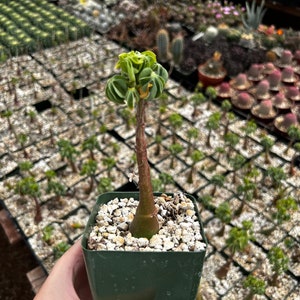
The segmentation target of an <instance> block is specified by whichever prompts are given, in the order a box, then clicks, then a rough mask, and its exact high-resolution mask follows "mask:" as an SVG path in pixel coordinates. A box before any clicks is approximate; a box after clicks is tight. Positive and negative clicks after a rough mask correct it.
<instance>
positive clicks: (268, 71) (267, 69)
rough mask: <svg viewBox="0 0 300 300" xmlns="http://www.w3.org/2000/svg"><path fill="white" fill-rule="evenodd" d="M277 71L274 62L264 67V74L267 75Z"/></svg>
mask: <svg viewBox="0 0 300 300" xmlns="http://www.w3.org/2000/svg"><path fill="white" fill-rule="evenodd" d="M275 70H276V67H275V65H274V63H273V62H267V63H265V65H264V73H265V74H271V73H272V72H274V71H275Z"/></svg>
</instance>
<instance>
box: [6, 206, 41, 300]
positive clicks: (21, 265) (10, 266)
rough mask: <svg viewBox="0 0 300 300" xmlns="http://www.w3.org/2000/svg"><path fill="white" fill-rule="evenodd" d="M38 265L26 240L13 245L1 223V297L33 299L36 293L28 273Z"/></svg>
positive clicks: (23, 299)
mask: <svg viewBox="0 0 300 300" xmlns="http://www.w3.org/2000/svg"><path fill="white" fill-rule="evenodd" d="M0 210H1V207H0ZM37 266H38V264H37V261H36V260H35V258H34V256H33V254H32V253H31V251H30V250H29V247H28V246H27V245H26V243H25V241H23V240H21V241H19V242H17V243H15V244H13V245H11V244H10V243H9V241H8V239H7V237H6V235H5V233H4V230H3V228H2V226H1V225H0V269H1V272H0V299H1V300H15V299H16V300H20V299H22V300H32V299H33V297H34V295H35V294H34V292H33V291H32V289H31V285H30V283H29V281H28V279H27V277H26V273H27V272H29V271H31V270H32V269H34V268H35V267H37Z"/></svg>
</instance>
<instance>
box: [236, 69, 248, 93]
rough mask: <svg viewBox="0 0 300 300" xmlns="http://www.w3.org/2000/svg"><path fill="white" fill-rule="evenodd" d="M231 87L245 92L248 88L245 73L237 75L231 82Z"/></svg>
mask: <svg viewBox="0 0 300 300" xmlns="http://www.w3.org/2000/svg"><path fill="white" fill-rule="evenodd" d="M233 86H234V87H235V88H236V89H238V90H245V89H247V88H248V87H249V82H248V78H247V75H246V74H245V73H240V74H238V75H237V76H236V77H235V79H234V80H233Z"/></svg>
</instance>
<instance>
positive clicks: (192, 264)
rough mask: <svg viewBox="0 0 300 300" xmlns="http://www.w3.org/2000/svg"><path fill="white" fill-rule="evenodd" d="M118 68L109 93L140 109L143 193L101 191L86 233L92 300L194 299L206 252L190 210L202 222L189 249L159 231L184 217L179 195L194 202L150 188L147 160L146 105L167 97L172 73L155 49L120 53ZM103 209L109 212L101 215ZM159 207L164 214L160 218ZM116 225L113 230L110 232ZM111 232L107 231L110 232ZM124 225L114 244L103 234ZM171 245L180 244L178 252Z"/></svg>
mask: <svg viewBox="0 0 300 300" xmlns="http://www.w3.org/2000/svg"><path fill="white" fill-rule="evenodd" d="M116 67H117V68H119V69H121V72H120V74H116V75H114V76H113V77H111V78H110V79H109V80H108V82H107V85H106V95H107V97H108V99H109V100H111V101H113V102H115V103H117V104H126V105H127V106H128V107H129V108H133V107H135V106H136V160H137V165H138V174H139V192H127V193H124V192H116V193H106V194H102V195H100V197H99V198H98V201H97V204H96V205H95V207H94V209H93V211H92V214H91V216H90V219H89V221H88V224H87V226H86V229H85V232H84V235H83V239H82V248H83V252H84V257H85V262H86V267H87V273H88V278H89V282H90V286H91V290H92V294H93V297H94V299H168V298H172V299H178V300H179V299H195V297H196V293H197V289H198V285H199V280H200V277H201V272H202V266H203V260H204V256H205V249H206V240H205V238H204V235H203V230H202V225H201V222H200V218H199V214H198V211H197V210H195V213H194V212H189V214H191V216H192V215H194V216H195V218H194V217H193V219H194V223H193V224H194V225H195V226H196V227H198V225H199V227H198V228H199V230H198V233H196V235H201V236H202V237H201V242H200V243H202V244H201V245H200V244H199V243H198V244H197V243H196V244H194V246H192V245H190V246H186V245H185V246H184V245H183V243H182V242H183V241H184V238H183V239H181V240H178V243H177V244H178V245H177V246H176V245H175V244H176V242H175V243H174V241H175V240H172V239H171V238H169V237H165V236H162V235H161V234H163V232H164V231H162V225H163V224H167V225H168V224H169V225H170V222H171V223H172V224H173V223H175V219H176V218H177V215H179V211H178V210H177V209H176V205H177V208H179V207H180V206H181V204H180V203H181V200H180V201H179V202H178V200H179V198H180V199H182V197H184V198H185V199H186V201H187V203H189V204H187V203H186V204H185V205H187V206H188V207H190V208H191V207H192V206H193V207H194V208H195V209H196V204H195V202H193V200H191V198H190V197H189V198H187V197H188V196H186V195H184V194H182V193H180V194H178V193H174V194H160V193H153V188H152V184H151V177H150V167H149V164H148V159H147V144H146V137H145V121H146V106H147V105H148V103H149V102H150V101H151V100H153V99H155V98H157V97H159V96H160V95H161V94H162V92H163V89H164V86H165V83H166V81H167V78H168V73H167V71H166V70H165V69H164V68H163V67H162V66H161V65H160V64H158V63H157V61H156V56H155V54H154V53H153V52H152V51H144V52H138V51H130V52H128V53H122V54H120V55H119V61H118V63H117V65H116ZM111 200H113V201H111ZM137 200H138V204H136V205H137V207H136V211H135V212H134V210H133V211H132V212H131V211H130V213H128V215H127V216H128V218H127V217H124V216H125V215H124V214H125V211H126V210H127V211H128V210H129V208H130V207H128V206H127V207H125V209H124V206H123V204H124V203H125V202H126V203H129V205H132V203H134V202H137ZM166 201H167V202H168V203H169V204H171V206H172V207H173V210H172V211H171V212H167V210H165V209H161V207H160V205H161V204H162V203H167V202H166ZM109 203H113V207H114V208H113V209H112V210H111V208H108V207H107V205H108V204H109ZM117 203H119V204H121V206H123V209H122V212H121V208H120V207H119V208H118V209H116V206H115V205H117ZM122 203H123V204H122ZM182 203H183V202H182ZM101 208H102V209H103V210H102V211H101ZM106 208H108V215H107V216H104V214H105V212H104V210H105V209H106ZM182 209H183V207H182ZM130 210H131V208H130ZM183 210H185V209H183ZM162 211H164V212H163V215H164V217H162V216H161V212H162ZM115 212H117V215H119V213H121V215H119V217H120V216H123V217H124V218H125V219H124V218H123V217H121V219H120V218H119V217H117V219H118V221H121V223H119V224H116V223H115V221H117V219H116V218H115V217H114V216H115ZM183 216H184V214H183V215H182V217H183ZM107 217H108V218H112V219H111V220H112V222H110V221H109V222H108V223H107V220H108V219H107ZM122 218H123V219H122ZM96 219H97V220H96ZM125 220H127V221H125ZM128 220H129V221H128ZM95 222H96V223H95ZM99 222H100V223H99ZM183 223H184V221H183ZM183 226H185V225H183ZM100 228H101V230H100V231H103V232H104V231H105V232H104V234H103V235H102V237H101V236H100V235H101V234H100V232H95V230H97V229H100ZM112 228H115V229H116V230H115V229H113V230H111V229H112ZM107 229H108V231H110V233H109V232H107V231H106V230H107ZM181 229H182V228H181ZM181 229H180V228H178V229H175V227H173V230H175V231H173V233H175V232H177V233H179V231H181ZM119 230H120V232H121V234H120V236H115V237H114V238H113V240H114V244H115V246H112V241H113V240H106V238H105V237H108V236H111V233H112V232H113V231H115V232H116V231H119ZM184 230H187V229H184ZM171 231H172V230H171ZM173 233H172V235H173ZM97 240H98V241H100V245H99V244H97V246H96V245H95V244H96V241H97ZM159 240H161V241H163V242H164V245H163V247H161V245H159V244H157V241H159ZM172 244H173V245H172ZM151 245H154V249H151V248H150V246H151ZM197 245H198V246H197ZM173 246H175V248H176V250H175V251H174V250H173V248H174V247H173ZM199 246H200V248H199ZM181 247H182V248H181ZM180 248H181V250H180ZM95 249H96V250H95ZM99 249H100V250H99ZM128 250H130V251H128Z"/></svg>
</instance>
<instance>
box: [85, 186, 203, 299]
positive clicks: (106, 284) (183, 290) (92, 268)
mask: <svg viewBox="0 0 300 300" xmlns="http://www.w3.org/2000/svg"><path fill="white" fill-rule="evenodd" d="M154 195H155V196H159V195H161V193H154ZM168 195H171V194H168ZM138 196H139V193H138V192H112V193H106V194H102V195H100V196H99V197H98V200H97V203H96V205H95V207H94V208H93V210H92V213H91V216H90V218H89V220H88V223H87V226H86V228H85V231H84V234H83V238H82V248H83V253H84V259H85V264H86V269H87V274H88V279H89V283H90V288H91V291H92V294H93V298H94V299H95V300H108V299H109V300H135V299H138V300H148V299H149V300H150V299H151V300H154V299H155V300H165V299H172V300H176V299H177V300H183V299H184V300H194V299H195V298H196V295H197V290H198V286H199V283H200V278H201V273H202V268H203V262H204V257H205V252H206V250H202V251H199V252H145V251H132V252H129V251H128V252H127V251H107V250H99V251H95V250H89V249H87V241H88V237H89V234H90V232H91V229H92V227H93V226H94V224H95V218H96V215H97V212H98V210H99V206H100V205H101V204H105V203H107V202H109V201H110V200H112V199H114V198H116V197H123V198H130V197H133V198H134V199H138ZM186 196H187V197H188V198H189V199H191V200H192V201H193V203H194V206H195V210H196V214H197V217H198V220H199V223H200V228H201V229H200V230H201V235H202V237H203V242H204V243H205V244H206V245H207V241H206V239H205V236H204V232H203V226H202V223H201V220H200V217H199V212H198V210H197V205H196V203H195V199H194V198H193V197H192V196H190V195H186ZM205 249H206V248H205Z"/></svg>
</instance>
